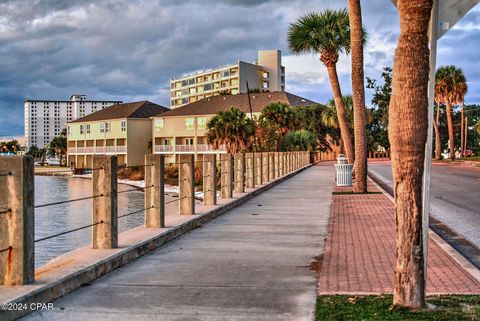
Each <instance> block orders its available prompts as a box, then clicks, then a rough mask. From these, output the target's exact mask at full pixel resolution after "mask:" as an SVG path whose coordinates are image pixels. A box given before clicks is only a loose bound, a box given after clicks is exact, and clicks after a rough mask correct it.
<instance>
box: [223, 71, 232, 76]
mask: <svg viewBox="0 0 480 321" xmlns="http://www.w3.org/2000/svg"><path fill="white" fill-rule="evenodd" d="M228 76H230V71H228V70H224V71H223V72H222V77H228Z"/></svg>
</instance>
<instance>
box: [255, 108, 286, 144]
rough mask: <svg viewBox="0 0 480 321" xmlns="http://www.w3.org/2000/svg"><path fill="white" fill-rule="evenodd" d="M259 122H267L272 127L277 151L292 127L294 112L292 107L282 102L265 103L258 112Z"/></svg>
mask: <svg viewBox="0 0 480 321" xmlns="http://www.w3.org/2000/svg"><path fill="white" fill-rule="evenodd" d="M259 121H260V124H264V125H265V124H267V125H269V127H270V128H272V129H273V131H274V133H273V134H275V136H276V140H277V146H276V148H277V151H279V150H280V143H281V141H282V139H283V137H285V135H286V134H287V133H288V131H289V130H291V129H293V128H294V113H293V109H292V107H290V106H289V105H287V104H284V103H280V102H279V103H271V104H269V105H267V106H266V107H265V108H264V109H263V110H262V113H261V114H260V118H259Z"/></svg>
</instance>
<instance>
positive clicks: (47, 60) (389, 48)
mask: <svg viewBox="0 0 480 321" xmlns="http://www.w3.org/2000/svg"><path fill="white" fill-rule="evenodd" d="M346 5H347V0H336V1H333V0H315V1H311V0H171V1H170V0H0V112H1V115H2V117H1V119H0V136H9V135H22V134H23V100H24V99H25V98H29V99H68V98H69V97H70V95H71V94H72V93H81V94H86V95H87V96H88V98H90V99H119V100H123V101H134V100H144V99H148V100H151V101H154V102H157V103H160V104H162V105H166V106H168V96H169V94H168V85H169V79H170V77H172V76H175V75H179V74H182V73H184V72H189V71H194V70H197V69H201V68H207V67H212V66H217V65H221V64H225V63H229V62H234V61H236V60H245V61H254V60H255V59H256V52H257V50H258V49H273V48H278V49H281V50H282V53H283V64H284V65H285V66H286V81H287V84H286V88H287V91H290V92H292V93H295V94H298V95H301V96H304V97H306V98H309V99H312V100H316V101H318V102H326V101H327V100H328V99H330V98H331V94H330V89H329V85H328V78H327V76H326V70H325V69H324V67H323V66H322V65H321V63H320V62H319V60H318V57H316V56H312V55H306V56H293V55H292V54H291V53H290V52H289V50H288V46H287V43H286V33H287V29H288V26H289V23H291V22H293V21H295V20H296V19H297V18H298V17H299V16H301V15H303V14H305V13H307V12H311V11H319V10H322V9H325V8H340V7H344V6H346ZM362 5H363V16H364V23H365V26H366V29H367V31H368V33H369V41H368V45H367V47H366V57H365V64H366V65H365V73H366V76H370V77H373V78H379V76H380V73H381V70H382V68H383V67H384V66H391V65H392V59H393V54H394V50H395V46H396V41H397V35H398V17H397V13H396V9H395V7H394V6H393V5H392V4H391V2H390V1H389V0H364V1H362ZM479 40H480V5H478V6H477V7H476V8H474V9H473V10H472V11H471V12H470V13H469V14H468V15H467V16H465V17H464V19H463V20H462V21H461V22H460V23H459V24H457V25H456V26H455V27H454V28H453V29H452V30H451V31H450V32H449V33H448V34H447V35H445V36H444V37H443V38H442V39H441V40H440V42H439V56H438V64H439V65H443V64H456V65H458V66H460V67H462V68H463V70H464V72H465V74H466V76H467V78H468V81H469V82H470V89H469V93H468V96H467V98H466V100H467V102H468V103H480V90H479V89H480V46H479V43H480V41H479ZM338 69H339V74H340V78H341V85H342V89H343V92H344V93H345V94H346V93H350V91H351V84H350V61H349V58H348V57H341V59H340V62H339V66H338ZM369 102H370V97H367V104H368V103H369Z"/></svg>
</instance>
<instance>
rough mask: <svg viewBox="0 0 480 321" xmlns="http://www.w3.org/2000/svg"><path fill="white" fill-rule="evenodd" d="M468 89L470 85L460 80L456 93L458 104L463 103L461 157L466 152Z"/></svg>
mask: <svg viewBox="0 0 480 321" xmlns="http://www.w3.org/2000/svg"><path fill="white" fill-rule="evenodd" d="M467 91H468V85H467V82H466V80H465V82H460V83H459V84H458V86H457V90H456V94H457V104H461V105H462V116H461V118H460V157H463V156H464V154H465V149H466V146H465V145H466V142H465V139H464V138H465V137H464V136H465V129H464V128H465V126H466V124H465V95H466V94H467Z"/></svg>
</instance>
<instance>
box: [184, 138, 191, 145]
mask: <svg viewBox="0 0 480 321" xmlns="http://www.w3.org/2000/svg"><path fill="white" fill-rule="evenodd" d="M185 145H189V146H192V145H193V138H185Z"/></svg>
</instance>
